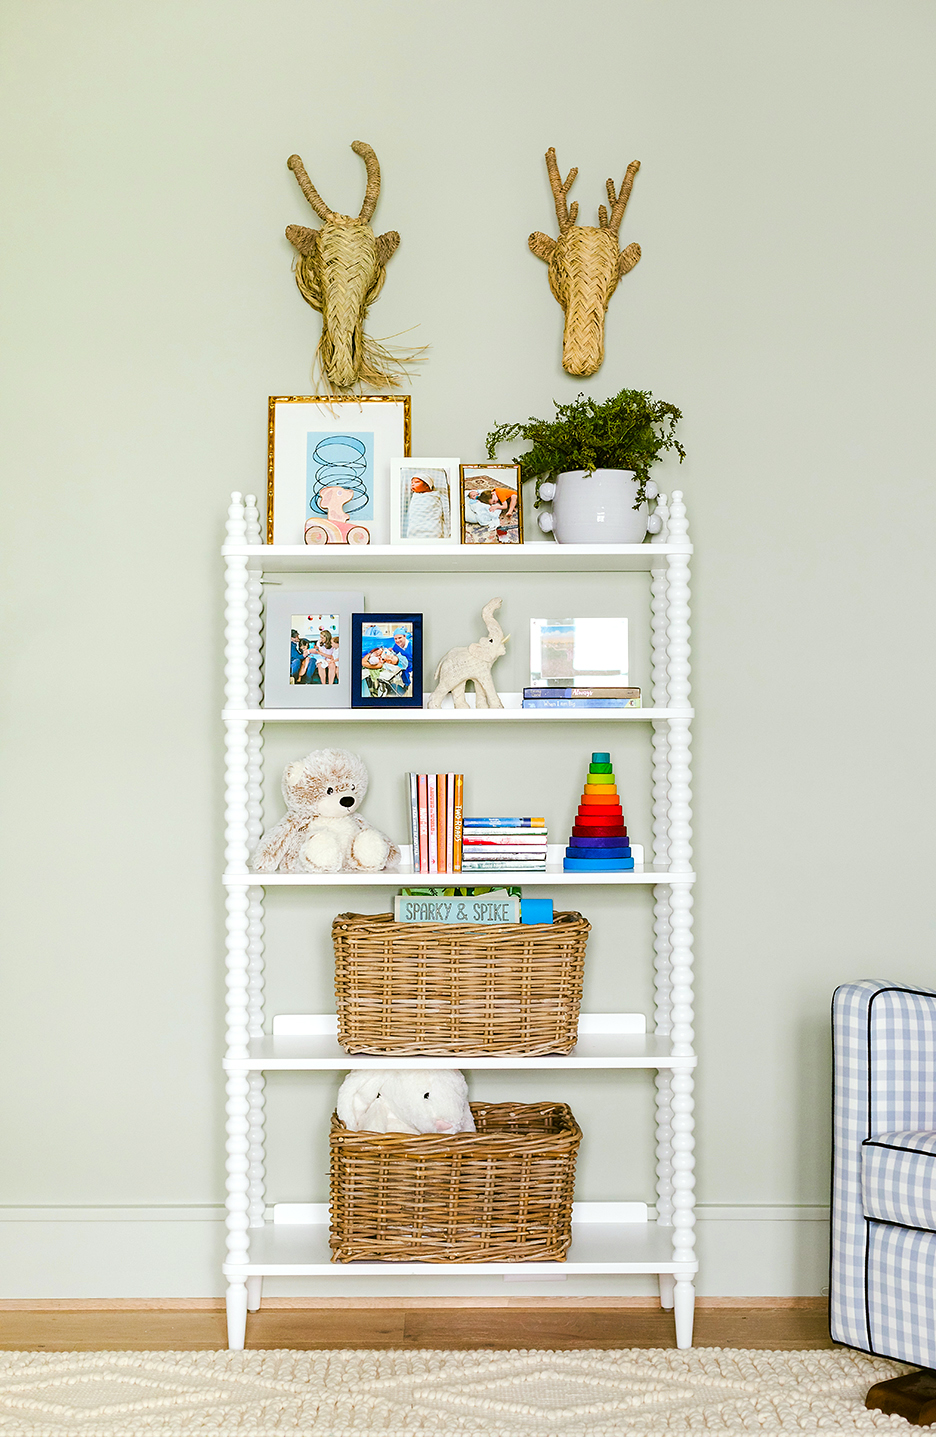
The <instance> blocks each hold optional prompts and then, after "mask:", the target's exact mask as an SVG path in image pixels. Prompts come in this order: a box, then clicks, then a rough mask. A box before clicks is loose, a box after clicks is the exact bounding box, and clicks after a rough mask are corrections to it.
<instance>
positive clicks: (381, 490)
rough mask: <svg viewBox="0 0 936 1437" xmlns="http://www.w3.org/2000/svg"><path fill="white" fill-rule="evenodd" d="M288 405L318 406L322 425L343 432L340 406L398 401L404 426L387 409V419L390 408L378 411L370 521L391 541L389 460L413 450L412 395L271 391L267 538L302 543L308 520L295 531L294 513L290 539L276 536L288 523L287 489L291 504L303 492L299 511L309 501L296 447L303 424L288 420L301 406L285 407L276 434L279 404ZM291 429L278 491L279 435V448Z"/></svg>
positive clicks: (267, 539)
mask: <svg viewBox="0 0 936 1437" xmlns="http://www.w3.org/2000/svg"><path fill="white" fill-rule="evenodd" d="M286 404H289V405H314V406H317V407H318V416H317V417H320V418H321V427H322V429H323V430H331V429H334V430H335V432H336V433H338V432H340V429H341V428H342V427H344V426H342V425H341V424H340V423H339V422H338V421H339V418H340V416H339V415H338V414H337V411H338V410H339V408H343V407H344V406H346V405H357V406H361V405H364V404H383V405H387V404H389V405H395V406H396V407H397V409H398V410H399V411H400V415H401V419H402V424H401V426H400V427H399V428H396V427H395V426H394V425H393V424H392V420H391V422H390V423H387V422H386V419H385V417H384V416H385V414H386V418H387V419H389V418H390V415H389V413H387V412H386V411H377V412H375V415H374V418H375V431H376V429H377V428H378V423H377V421H378V418H379V419H380V420H382V421H383V422H382V423H380V424H379V428H380V429H381V430H382V431H383V432H382V433H381V434H380V435H379V436H378V435H377V434H376V432H375V437H374V444H373V470H374V473H373V478H374V491H373V495H372V499H373V504H372V508H373V516H372V518H370V519H369V523H370V524H371V525H373V527H376V528H386V529H387V541H388V542H389V513H390V510H389V504H390V495H389V486H390V460H391V459H401V458H402V459H408V458H409V455H410V445H411V423H412V421H411V413H410V396H409V395H408V394H355V395H348V396H347V397H345V396H335V395H328V394H274V395H271V396H270V401H269V410H268V419H267V509H266V542H267V543H268V544H273V543H274V542H275V543H280V544H283V543H286V544H288V543H293V542H295V543H297V544H301V543H302V542H303V534H304V525H303V522H302V520H301V519H298V520H297V521H296V529H295V532H293V520H292V518H291V517H290V518H289V521H288V523H289V529H290V537H289V538H285V537H282V536H281V535H276V528H277V527H279V528H285V527H286V522H287V521H286V520H285V519H284V518H283V517H282V508H283V495H284V489H285V490H288V491H289V500H288V501H287V502H288V503H289V504H290V505H291V504H292V500H293V499H294V498H295V497H297V496H298V494H299V493H300V492H301V494H302V496H303V498H302V504H301V505H300V506H299V509H298V511H297V512H298V514H299V515H301V514H303V513H304V505H305V471H304V469H303V470H302V473H301V474H300V472H299V469H300V464H299V460H300V458H301V456H300V454H299V452H298V449H297V444H298V443H299V442H300V441H301V437H302V436H301V426H298V425H296V424H290V425H286V424H285V423H284V420H285V418H286V416H290V417H292V416H293V415H294V414H295V415H298V413H299V411H298V410H296V411H292V410H286V411H284V412H283V414H281V416H280V432H279V435H278V434H277V428H276V415H277V405H286ZM287 429H288V430H289V437H288V444H289V449H290V453H289V459H288V461H287V460H286V459H285V458H284V455H283V453H282V452H281V453H280V466H281V468H280V474H279V481H280V482H279V489H278V490H277V488H276V484H275V480H276V474H275V470H276V467H277V448H278V444H277V440H278V438H279V439H280V441H281V443H280V448H281V449H282V444H283V442H284V431H286V430H287ZM293 431H295V432H293ZM378 439H379V443H378ZM284 464H285V465H286V472H285V474H284V472H283V466H284ZM293 491H294V492H293ZM277 494H278V495H279V499H280V508H281V517H280V523H279V525H278V526H277V525H275V524H274V516H275V513H276V499H277ZM290 515H291V509H290ZM364 527H366V526H364Z"/></svg>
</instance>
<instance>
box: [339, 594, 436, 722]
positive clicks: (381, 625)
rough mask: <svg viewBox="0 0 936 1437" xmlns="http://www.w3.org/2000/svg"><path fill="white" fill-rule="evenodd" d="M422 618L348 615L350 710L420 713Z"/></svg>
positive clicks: (405, 615) (413, 616)
mask: <svg viewBox="0 0 936 1437" xmlns="http://www.w3.org/2000/svg"><path fill="white" fill-rule="evenodd" d="M422 620H423V616H422V614H352V615H351V707H352V708H365V709H366V708H394V709H399V708H406V709H421V708H422V702H423V679H422Z"/></svg>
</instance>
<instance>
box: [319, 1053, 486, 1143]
mask: <svg viewBox="0 0 936 1437" xmlns="http://www.w3.org/2000/svg"><path fill="white" fill-rule="evenodd" d="M338 1117H339V1118H340V1119H341V1121H342V1122H343V1123H344V1125H345V1127H346V1128H348V1129H349V1130H350V1131H351V1132H367V1133H473V1132H474V1131H475V1122H474V1118H473V1117H472V1116H471V1109H470V1108H469V1106H468V1084H467V1083H466V1082H465V1079H464V1076H463V1075H462V1074H461V1073H460V1072H459V1071H458V1069H457V1068H428V1069H426V1068H355V1070H354V1072H353V1073H349V1074H348V1076H347V1077H346V1078H345V1080H344V1082H343V1083H342V1085H341V1087H340V1088H339V1090H338Z"/></svg>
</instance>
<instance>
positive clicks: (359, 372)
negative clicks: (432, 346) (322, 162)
mask: <svg viewBox="0 0 936 1437" xmlns="http://www.w3.org/2000/svg"><path fill="white" fill-rule="evenodd" d="M351 148H352V150H353V151H354V153H355V154H356V155H360V157H361V159H362V160H363V161H364V164H365V166H366V168H367V188H366V190H365V191H364V203H363V204H362V205H361V212H360V214H359V215H353V216H352V215H340V214H338V213H337V212H336V211H335V210H330V209H329V208H328V206H327V205H326V204H325V201H324V200H323V199H322V197H321V195H320V194H319V193H318V191H317V190H316V188H315V186H314V185H313V183H312V181H311V180H310V179H309V176H308V175H307V174H306V170H305V166H304V165H303V163H302V161H301V159H300V158H299V156H298V155H290V157H289V159H288V161H287V164H288V165H289V168H290V169H291V170H292V172H293V174H294V175H295V176H296V179H297V180H298V181H299V188H300V189H301V190H302V193H303V194H304V195H305V197H306V199H307V200H308V201H309V204H310V205H311V206H312V208H313V209H314V210H315V213H316V214H317V215H318V217H319V219H320V220H321V221H322V228H321V229H318V230H312V229H306V227H305V225H287V227H286V238H287V239H288V240H289V242H290V244H291V245H292V246H293V247H294V249H295V250H296V251H297V253H298V258H297V260H296V266H295V269H296V284H297V285H298V286H299V293H300V294H301V295H302V297H303V299H304V300H306V301H307V303H309V304H311V306H312V308H313V309H317V310H319V311H320V312H321V315H322V337H321V339H320V340H319V345H318V358H319V362H320V363H321V366H322V370H323V372H324V374H325V377H326V379H327V380H328V383H329V384H330V385H331V387H332V390H333V391H334V390H339V389H353V388H355V387H356V386H357V385H360V384H369V385H372V386H373V387H374V388H375V389H390V388H393V387H394V386H395V385H396V383H397V380H396V377H395V372H396V371H398V370H399V369H400V368H401V364H400V362H399V361H398V360H396V359H395V358H394V357H393V356H392V355H391V354H390V352H389V351H388V350H386V349H385V348H384V347H383V346H382V345H380V344H378V343H377V342H376V341H375V340H372V339H370V338H369V337H368V336H367V335H366V334H365V333H364V319H365V316H366V314H367V311H368V309H369V307H370V306H371V305H372V304H373V302H374V300H375V299H376V298H377V296H378V295H379V293H380V291H381V289H382V288H383V282H384V279H385V278H386V269H385V265H386V263H387V261H388V260H389V258H390V256H391V255H392V254H393V252H394V250H395V249H396V247H397V245H398V244H399V243H400V236H399V235H398V234H397V232H396V230H388V232H387V233H386V234H383V235H375V234H374V231H373V230H372V229H371V227H370V219H371V216H372V215H373V213H374V210H375V209H376V207H377V197H378V195H379V194H380V166H379V164H378V163H377V156H376V155H375V154H374V151H373V150H372V149H371V147H370V145H365V144H364V142H363V141H362V140H355V141H354V144H353V145H352V146H351Z"/></svg>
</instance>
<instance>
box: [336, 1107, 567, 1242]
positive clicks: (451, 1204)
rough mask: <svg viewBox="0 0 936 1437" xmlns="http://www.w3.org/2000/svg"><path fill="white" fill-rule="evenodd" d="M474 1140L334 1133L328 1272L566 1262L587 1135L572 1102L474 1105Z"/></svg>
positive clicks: (471, 1137) (338, 1125)
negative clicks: (387, 1264)
mask: <svg viewBox="0 0 936 1437" xmlns="http://www.w3.org/2000/svg"><path fill="white" fill-rule="evenodd" d="M471 1111H472V1113H473V1114H474V1120H475V1123H476V1124H477V1129H478V1131H477V1132H475V1133H452V1134H439V1135H438V1136H437V1135H436V1134H434V1133H429V1134H420V1135H419V1136H415V1137H411V1136H410V1135H409V1134H408V1133H355V1132H351V1131H349V1129H347V1128H346V1127H344V1125H343V1124H342V1123H341V1122H339V1120H338V1116H337V1114H334V1115H333V1116H332V1124H331V1137H330V1147H331V1203H330V1207H331V1234H330V1237H329V1242H330V1244H331V1249H332V1261H333V1262H354V1261H356V1260H358V1261H359V1260H361V1259H365V1258H366V1259H371V1260H379V1259H388V1260H390V1261H398V1262H402V1261H409V1262H453V1263H457V1262H542V1261H563V1260H564V1259H565V1256H566V1253H567V1252H568V1250H569V1244H570V1243H571V1241H572V1192H573V1187H574V1183H575V1157H576V1154H577V1152H578V1146H579V1142H580V1141H581V1137H582V1131H581V1129H580V1127H579V1125H578V1123H577V1122H576V1121H575V1119H574V1117H573V1116H572V1112H571V1110H570V1109H569V1108H568V1107H567V1106H566V1104H565V1103H472V1104H471Z"/></svg>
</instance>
